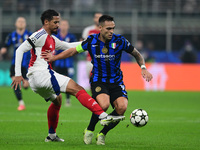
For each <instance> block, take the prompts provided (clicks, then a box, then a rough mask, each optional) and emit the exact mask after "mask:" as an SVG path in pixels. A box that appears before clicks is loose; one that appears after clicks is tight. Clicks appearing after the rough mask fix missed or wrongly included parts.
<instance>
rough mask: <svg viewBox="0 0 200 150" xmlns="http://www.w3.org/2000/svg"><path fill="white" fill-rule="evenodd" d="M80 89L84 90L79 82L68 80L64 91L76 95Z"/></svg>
mask: <svg viewBox="0 0 200 150" xmlns="http://www.w3.org/2000/svg"><path fill="white" fill-rule="evenodd" d="M80 90H84V88H83V87H82V86H80V85H79V84H77V83H76V82H75V81H73V80H70V81H69V83H68V85H67V88H66V92H67V93H70V94H71V95H74V96H75V95H76V94H77V93H78V92H79V91H80Z"/></svg>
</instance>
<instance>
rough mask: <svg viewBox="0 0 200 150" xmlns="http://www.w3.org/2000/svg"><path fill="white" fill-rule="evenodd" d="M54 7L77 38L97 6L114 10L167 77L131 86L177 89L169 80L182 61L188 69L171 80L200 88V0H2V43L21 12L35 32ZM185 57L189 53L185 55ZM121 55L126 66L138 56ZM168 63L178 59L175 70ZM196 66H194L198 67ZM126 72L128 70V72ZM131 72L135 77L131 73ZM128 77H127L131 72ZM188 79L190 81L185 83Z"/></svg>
mask: <svg viewBox="0 0 200 150" xmlns="http://www.w3.org/2000/svg"><path fill="white" fill-rule="evenodd" d="M49 8H52V9H55V10H57V11H58V12H60V14H61V16H62V18H64V19H68V20H69V23H70V26H71V28H70V32H71V33H74V34H75V35H76V36H77V39H79V38H81V34H82V31H83V29H84V27H86V26H88V25H91V24H93V20H92V18H93V14H94V12H96V11H100V12H103V13H104V14H109V15H112V16H114V18H115V22H116V31H115V32H116V33H119V34H122V35H123V36H125V37H126V38H127V39H128V40H129V41H130V42H131V43H132V44H133V45H134V46H135V47H137V48H138V49H139V50H140V51H141V53H142V54H143V56H144V58H145V60H146V61H147V62H149V64H147V66H148V67H150V68H151V69H152V68H153V69H152V70H153V71H154V73H155V75H154V76H155V78H156V80H158V81H155V82H159V83H160V82H161V81H163V82H164V81H165V84H164V83H163V82H162V83H160V84H159V85H157V86H156V85H152V88H149V86H150V85H144V83H138V84H136V87H138V86H140V84H143V85H141V87H140V88H136V87H130V88H129V87H128V89H139V90H140V89H144V88H145V87H146V89H147V90H148V89H153V90H158V89H159V90H165V89H167V90H174V89H173V88H166V87H167V86H168V83H167V82H168V80H169V79H170V80H171V79H172V78H171V74H173V73H174V74H177V73H175V72H174V71H176V69H178V67H181V68H179V69H180V70H179V71H180V72H179V74H180V76H182V75H183V77H182V79H180V78H177V79H176V78H174V77H173V80H171V81H170V82H172V83H174V81H177V80H178V81H179V82H178V83H177V84H179V85H180V83H182V84H183V86H187V87H188V86H189V88H186V89H181V88H178V89H175V90H198V91H199V90H200V87H199V85H197V81H196V77H197V76H198V77H199V76H200V72H198V70H200V69H199V67H200V66H199V63H200V19H199V18H200V0H167V1H166V0H123V1H122V0H6V1H5V0H0V20H1V21H0V43H1V45H2V43H3V42H4V40H5V38H6V35H7V34H8V33H10V32H12V31H13V30H15V26H14V23H15V20H16V18H17V17H18V16H23V17H25V18H26V19H27V29H29V30H30V31H32V32H34V31H35V30H38V29H40V28H41V26H42V25H41V21H40V14H41V13H42V12H43V11H44V10H46V9H49ZM1 45H0V47H1ZM11 56H12V50H10V51H9V54H7V56H4V57H1V58H0V60H1V61H0V85H3V86H5V85H9V83H10V79H9V69H8V68H9V65H8V64H9V60H10V59H11ZM183 57H186V58H185V59H182V58H183ZM80 59H81V60H82V63H83V61H84V59H83V57H80V58H78V59H77V60H80ZM185 60H186V61H185ZM122 61H123V64H122V68H127V63H130V62H131V63H132V64H135V60H134V59H133V58H132V57H130V56H129V55H128V54H123V57H122ZM169 63H172V64H173V63H174V65H175V66H173V67H174V69H175V70H173V69H172V68H173V67H172V68H171V65H170V66H168V65H169ZM185 63H187V65H188V63H190V65H189V67H185V65H184V64H185ZM76 64H77V65H76V66H77V75H78V72H79V70H81V68H79V67H80V66H82V65H81V63H80V62H79V61H77V62H76ZM155 64H157V65H156V66H155ZM177 64H178V65H177ZM83 66H84V65H83ZM83 66H82V67H83ZM191 66H192V67H194V69H193V70H191ZM135 68H137V66H136V67H135ZM155 68H157V69H155ZM159 68H160V69H159ZM189 69H190V70H189ZM82 70H84V69H82ZM158 70H159V71H158ZM169 70H170V71H169ZM182 71H183V72H182ZM194 71H195V73H197V75H195V76H194V78H192V77H191V79H190V80H188V81H186V80H187V77H188V75H192V74H193V72H194ZM126 72H128V71H125V73H124V74H126ZM129 72H130V71H129ZM158 72H160V73H158ZM188 72H189V74H188ZM124 76H125V77H126V75H124ZM127 76H130V77H131V75H130V74H129V75H127ZM177 76H178V75H177ZM81 78H82V79H81ZM136 78H137V77H136ZM83 79H84V78H83V77H78V76H76V78H75V80H77V81H78V82H81V81H82V80H83ZM125 80H127V81H128V80H130V78H129V79H128V78H126V79H125ZM141 80H142V79H141ZM84 81H85V80H84ZM86 81H87V80H86ZM125 82H126V81H125ZM141 82H142V81H141ZM189 82H191V85H187V84H186V85H185V83H189ZM82 84H84V83H82ZM163 84H164V85H163ZM182 84H181V85H180V86H182ZM193 85H196V88H195V89H192V88H190V86H191V87H192V86H193ZM170 86H173V85H170ZM86 87H87V85H86Z"/></svg>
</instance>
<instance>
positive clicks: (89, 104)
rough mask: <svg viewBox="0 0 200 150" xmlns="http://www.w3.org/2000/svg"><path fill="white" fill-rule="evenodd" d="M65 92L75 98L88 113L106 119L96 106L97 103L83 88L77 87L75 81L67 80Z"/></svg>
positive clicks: (100, 109)
mask: <svg viewBox="0 0 200 150" xmlns="http://www.w3.org/2000/svg"><path fill="white" fill-rule="evenodd" d="M66 92H67V93H70V94H71V95H74V96H76V98H77V99H78V100H79V102H80V103H81V104H82V105H83V106H84V107H86V108H88V109H89V110H90V111H92V112H93V113H94V114H96V115H98V116H99V117H100V118H101V117H106V116H107V114H106V113H105V112H104V111H103V109H102V108H101V107H100V106H99V105H98V103H97V102H96V101H95V100H94V99H93V98H92V97H91V96H90V95H89V94H88V93H87V92H86V91H85V90H84V88H83V87H81V86H80V85H78V84H77V83H76V82H75V81H73V80H72V79H70V80H69V82H68V84H67V87H66ZM101 115H102V116H101Z"/></svg>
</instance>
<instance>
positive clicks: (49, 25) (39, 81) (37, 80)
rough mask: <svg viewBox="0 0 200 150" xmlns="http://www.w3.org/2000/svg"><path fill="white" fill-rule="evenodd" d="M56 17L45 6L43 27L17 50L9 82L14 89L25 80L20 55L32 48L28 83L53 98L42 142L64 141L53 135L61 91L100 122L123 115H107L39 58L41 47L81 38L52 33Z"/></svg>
mask: <svg viewBox="0 0 200 150" xmlns="http://www.w3.org/2000/svg"><path fill="white" fill-rule="evenodd" d="M59 20H60V16H59V13H58V12H56V11H55V10H52V9H48V10H46V11H44V12H43V13H42V15H41V21H42V24H43V27H42V29H40V30H39V31H37V32H35V33H33V34H32V35H31V36H30V37H29V38H28V39H27V40H26V41H24V42H23V43H22V44H21V45H20V47H19V48H18V49H17V50H16V61H15V79H14V80H13V82H12V84H11V85H12V88H15V89H17V86H20V88H21V81H23V82H24V78H23V77H22V75H21V62H22V57H23V54H24V52H27V51H29V50H30V49H31V60H30V63H29V69H28V73H27V77H28V79H29V84H30V87H31V89H32V90H33V91H34V92H36V93H37V94H39V95H40V96H41V97H43V98H44V99H45V100H46V101H51V102H52V103H51V105H50V106H49V108H48V111H47V118H48V127H49V134H48V136H47V137H46V138H45V142H50V141H60V142H64V140H63V139H61V138H59V137H58V136H57V135H56V128H57V125H58V119H59V111H60V107H61V104H62V97H61V94H60V93H61V92H64V93H69V94H71V95H73V96H76V98H77V99H78V100H79V102H80V103H81V104H82V105H83V106H85V107H86V108H88V109H89V110H90V111H92V112H93V113H94V114H96V115H98V116H99V119H100V120H101V121H100V123H101V125H107V124H109V123H110V122H113V121H118V120H123V119H124V116H110V115H108V114H107V113H105V112H104V111H103V110H102V108H101V107H100V106H99V105H98V104H97V102H96V101H95V100H94V99H93V98H92V97H91V96H90V95H89V94H88V93H87V92H86V91H85V90H84V89H83V87H81V86H80V85H78V84H77V83H76V82H74V81H73V80H72V79H70V78H69V77H67V76H64V75H61V74H58V73H56V72H55V71H53V70H52V67H51V64H50V63H48V62H47V61H45V60H44V59H43V58H41V56H40V55H41V52H43V51H48V52H51V53H54V52H55V49H56V50H59V49H62V50H67V49H69V48H71V47H75V46H77V45H78V44H80V42H74V43H67V42H64V41H60V40H59V39H58V38H56V37H55V36H53V35H52V34H53V33H55V34H56V33H57V30H58V27H59Z"/></svg>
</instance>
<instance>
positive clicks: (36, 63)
mask: <svg viewBox="0 0 200 150" xmlns="http://www.w3.org/2000/svg"><path fill="white" fill-rule="evenodd" d="M80 43H81V42H73V43H67V42H64V41H60V40H59V39H58V38H57V37H55V36H54V35H49V34H48V33H47V32H46V31H45V30H44V29H43V28H42V29H40V30H39V31H37V32H34V33H33V34H32V35H31V36H30V37H29V38H28V39H27V40H26V41H24V42H23V43H22V44H21V45H20V47H19V48H18V49H17V50H16V61H15V76H21V61H22V57H23V53H24V52H27V51H29V50H31V59H30V63H29V69H28V74H29V73H32V72H34V71H37V70H45V69H48V68H50V69H52V67H51V64H50V63H48V62H47V61H45V60H44V59H43V58H41V56H40V55H41V53H42V52H43V51H46V50H49V51H50V52H51V53H53V54H54V53H55V50H60V49H61V50H67V49H69V48H71V47H76V46H77V45H78V44H80Z"/></svg>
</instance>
